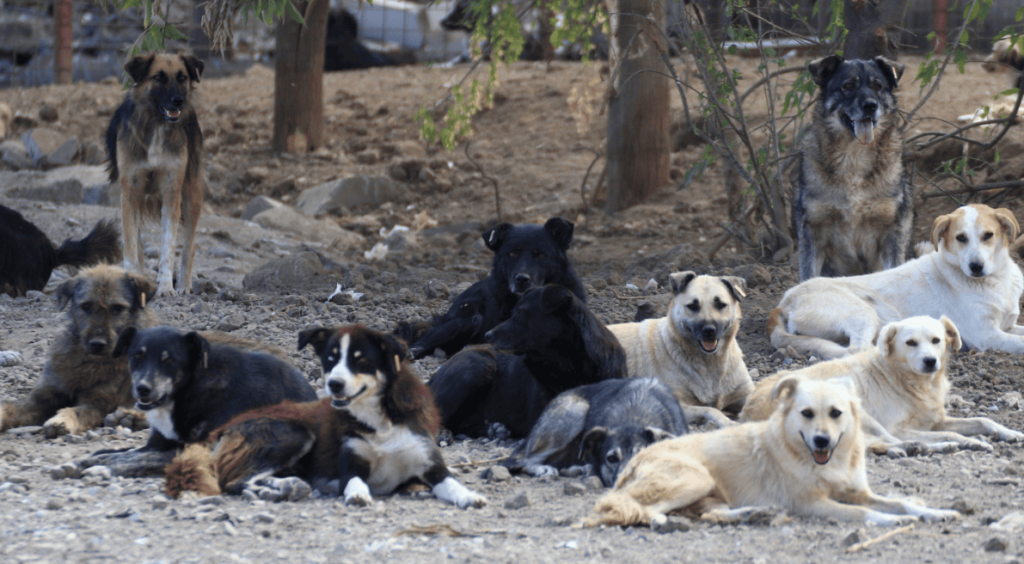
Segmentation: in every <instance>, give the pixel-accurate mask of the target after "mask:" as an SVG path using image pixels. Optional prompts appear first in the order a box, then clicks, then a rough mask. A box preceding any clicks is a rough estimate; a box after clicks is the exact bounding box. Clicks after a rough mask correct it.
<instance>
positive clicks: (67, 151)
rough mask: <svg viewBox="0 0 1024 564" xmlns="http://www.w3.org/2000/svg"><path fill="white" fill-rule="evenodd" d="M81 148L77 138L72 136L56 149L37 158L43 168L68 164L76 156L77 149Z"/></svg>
mask: <svg viewBox="0 0 1024 564" xmlns="http://www.w3.org/2000/svg"><path fill="white" fill-rule="evenodd" d="M80 148H81V144H79V142H78V139H77V138H75V137H72V138H71V139H68V140H67V141H65V142H64V144H62V145H61V146H60V147H58V148H57V150H56V151H54V152H52V153H50V154H49V155H46V156H44V157H43V158H41V159H39V165H40V166H42V167H43V168H56V167H59V166H68V165H70V164H72V163H74V162H75V160H76V159H77V158H78V151H79V149H80Z"/></svg>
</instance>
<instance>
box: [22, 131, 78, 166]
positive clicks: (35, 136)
mask: <svg viewBox="0 0 1024 564" xmlns="http://www.w3.org/2000/svg"><path fill="white" fill-rule="evenodd" d="M70 140H71V138H70V137H68V136H67V135H65V134H63V133H61V132H59V131H56V130H53V129H48V128H45V127H36V128H34V129H30V130H28V131H26V132H25V133H24V134H22V136H21V142H22V143H24V144H25V150H26V151H28V156H29V157H30V158H31V159H32V161H33V162H35V163H36V164H39V162H40V161H42V159H43V158H44V157H46V156H47V155H49V154H50V153H53V152H54V151H56V150H57V149H60V148H61V147H62V146H63V145H64V144H65V143H67V142H68V141H70ZM76 142H77V140H76Z"/></svg>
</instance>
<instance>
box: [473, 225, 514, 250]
mask: <svg viewBox="0 0 1024 564" xmlns="http://www.w3.org/2000/svg"><path fill="white" fill-rule="evenodd" d="M509 229H512V224H511V223H502V224H500V225H498V226H497V227H494V228H492V229H488V230H487V231H484V234H483V235H481V237H483V238H484V244H485V245H487V248H488V249H490V250H491V251H492V252H498V249H500V248H501V244H502V243H503V242H504V241H505V235H506V234H507V233H508V230H509Z"/></svg>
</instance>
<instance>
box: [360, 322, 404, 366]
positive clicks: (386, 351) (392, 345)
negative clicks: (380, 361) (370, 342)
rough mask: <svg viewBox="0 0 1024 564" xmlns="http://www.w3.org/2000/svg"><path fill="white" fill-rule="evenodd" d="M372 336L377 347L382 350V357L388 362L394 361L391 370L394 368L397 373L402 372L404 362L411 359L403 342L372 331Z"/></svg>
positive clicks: (392, 336) (386, 334)
mask: <svg viewBox="0 0 1024 564" xmlns="http://www.w3.org/2000/svg"><path fill="white" fill-rule="evenodd" d="M370 334H371V335H372V336H373V339H374V341H375V342H376V344H377V347H379V348H380V352H381V355H382V356H383V357H384V358H385V359H386V360H388V361H391V360H394V363H395V365H394V366H390V365H389V368H393V369H394V371H395V372H398V371H400V370H401V369H402V361H404V360H405V359H407V358H409V350H408V349H407V348H405V345H403V344H402V341H400V340H398V339H397V338H395V336H394V335H389V334H388V333H380V332H377V331H370Z"/></svg>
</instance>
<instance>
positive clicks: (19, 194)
mask: <svg viewBox="0 0 1024 564" xmlns="http://www.w3.org/2000/svg"><path fill="white" fill-rule="evenodd" d="M8 195H10V196H13V197H15V198H23V199H26V200H39V201H43V202H53V203H55V204H80V203H82V183H81V182H79V181H78V180H75V179H74V178H67V179H64V180H57V181H55V182H51V183H48V184H41V185H37V186H27V187H23V188H14V189H12V190H10V191H9V192H8Z"/></svg>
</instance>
